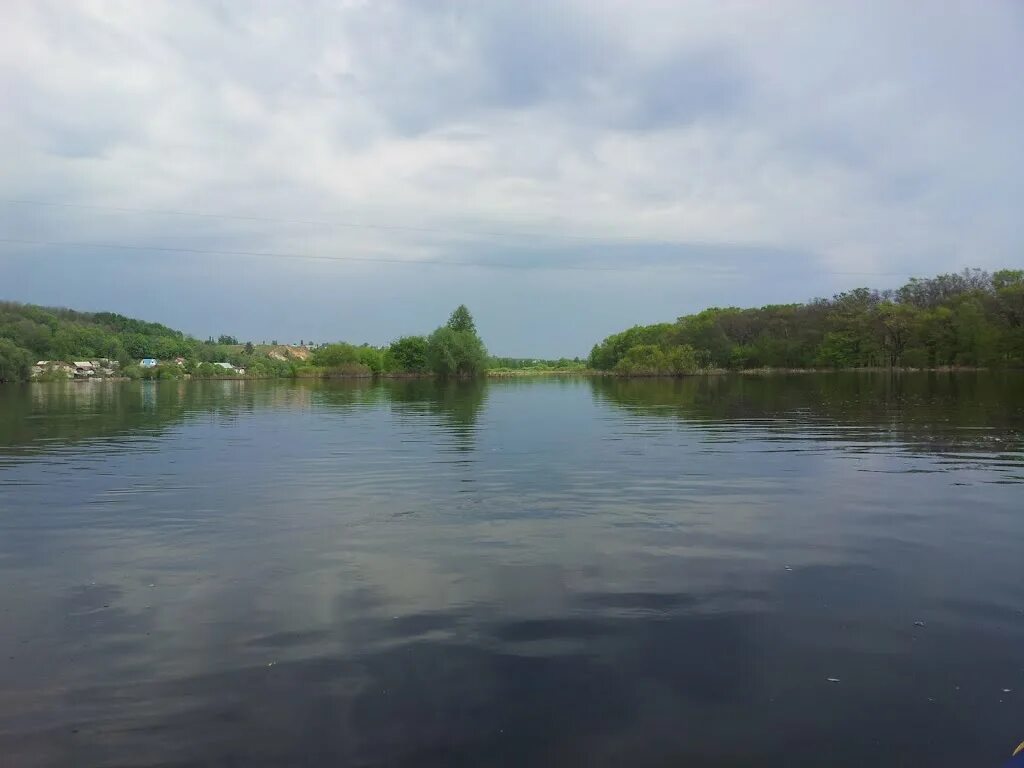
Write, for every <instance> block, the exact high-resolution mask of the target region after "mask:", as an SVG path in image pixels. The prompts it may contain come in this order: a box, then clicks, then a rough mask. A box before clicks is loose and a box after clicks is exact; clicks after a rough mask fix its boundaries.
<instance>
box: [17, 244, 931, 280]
mask: <svg viewBox="0 0 1024 768" xmlns="http://www.w3.org/2000/svg"><path fill="white" fill-rule="evenodd" d="M0 243H5V244H10V245H32V246H51V247H58V248H101V249H110V250H125V251H142V252H145V251H158V252H162V253H190V254H199V255H205V256H249V257H258V258H269V259H292V260H295V259H299V260H309V261H341V262H360V263H367V264H401V265H407V266H411V267H414V266H421V265H422V266H437V267H475V268H478V269H513V270H516V269H517V270H523V271H530V270H537V271H548V272H563V271H565V272H675V271H679V270H691V271H701V273H702V274H703V275H704V276H714V277H741V276H743V275H742V274H741V273H739V272H724V271H722V272H712V273H708V272H706V271H704V270H701V269H700V268H699V267H694V266H693V265H689V264H650V265H636V266H629V267H612V266H600V265H569V264H566V265H562V264H516V263H512V262H501V261H450V260H445V259H396V258H393V257H388V256H330V255H317V254H310V253H282V252H276V251H245V250H231V249H225V248H187V247H184V246H166V245H130V244H126V243H93V242H83V241H72V240H32V239H28V238H14V237H0ZM801 274H805V275H806V274H817V275H836V276H854V277H857V276H860V277H910V276H912V275H913V273H911V272H844V271H831V270H804V271H802V272H801Z"/></svg>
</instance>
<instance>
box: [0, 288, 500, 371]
mask: <svg viewBox="0 0 1024 768" xmlns="http://www.w3.org/2000/svg"><path fill="white" fill-rule="evenodd" d="M101 360H102V361H103V364H102V365H99V364H98V365H96V366H94V367H90V368H89V369H88V371H82V370H78V371H76V366H75V365H74V363H75V361H101ZM41 362H42V363H45V364H44V365H37V364H38V363H41ZM488 363H489V358H488V355H487V350H486V348H485V347H484V344H483V341H482V340H481V339H480V336H479V334H478V333H477V331H476V325H475V323H474V321H473V316H472V315H471V314H470V312H469V310H468V309H467V308H466V307H465V306H460V307H458V308H457V309H456V310H455V311H454V312H453V313H452V315H451V317H450V318H449V319H448V322H447V323H446V324H445V325H442V326H441V327H439V328H437V329H436V330H435V331H434V332H433V333H432V334H430V335H429V336H405V337H402V338H399V339H396V340H395V341H393V342H392V343H391V344H389V345H387V346H384V347H376V346H372V345H369V344H361V345H356V344H350V343H347V342H338V343H332V344H322V345H319V346H313V345H310V344H305V343H304V342H300V343H299V344H298V345H280V344H278V343H277V342H276V341H275V342H273V343H272V344H254V343H253V342H246V343H240V342H239V340H238V339H237V338H235V337H234V336H229V335H221V336H219V337H218V338H217V339H216V340H214V338H213V337H210V338H208V339H207V340H205V341H201V340H199V339H196V338H194V337H191V336H188V335H186V334H184V333H182V332H181V331H177V330H174V329H173V328H169V327H167V326H165V325H161V324H160V323H149V322H145V321H142V320H136V319H133V318H129V317H125V316H123V315H118V314H114V313H110V312H77V311H74V310H70V309H57V308H50V307H38V306H34V305H30V304H17V303H14V302H0V381H24V380H28V379H29V378H34V379H36V380H43V381H46V380H63V379H67V378H70V377H78V376H86V375H87V376H88V377H89V378H102V377H103V376H116V377H119V378H130V379H180V378H185V377H188V378H201V379H215V378H284V377H297V378H321V377H347V376H355V377H363V376H379V375H393V376H425V375H436V376H438V377H441V378H473V377H476V376H480V375H482V374H483V373H484V372H485V371H486V370H487V367H488Z"/></svg>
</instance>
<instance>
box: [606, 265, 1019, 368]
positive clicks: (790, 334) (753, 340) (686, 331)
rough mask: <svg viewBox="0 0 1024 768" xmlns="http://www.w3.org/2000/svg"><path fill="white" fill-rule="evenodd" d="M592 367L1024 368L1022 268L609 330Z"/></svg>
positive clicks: (962, 274) (716, 311)
mask: <svg viewBox="0 0 1024 768" xmlns="http://www.w3.org/2000/svg"><path fill="white" fill-rule="evenodd" d="M589 364H590V366H591V367H592V368H595V369H597V370H602V371H613V372H617V373H621V374H626V375H675V374H683V373H691V372H694V371H697V370H699V369H702V368H723V369H750V368H763V367H772V368H863V367H892V368H899V367H904V368H935V367H946V366H967V367H973V366H977V367H1019V366H1024V270H1012V269H1004V270H999V271H997V272H994V273H991V274H990V273H988V272H986V271H984V270H980V269H965V270H964V271H963V272H960V273H953V274H945V275H939V276H937V277H934V278H926V279H917V278H914V279H911V280H910V281H909V282H908V283H907V284H905V285H903V286H902V287H900V288H898V289H896V290H884V291H879V290H872V289H869V288H855V289H853V290H851V291H846V292H844V293H839V294H836V295H835V296H833V297H832V298H830V299H814V300H812V301H810V302H807V303H805V304H781V305H769V306H765V307H759V308H751V309H740V308H737V307H726V308H718V307H715V308H711V309H706V310H704V311H702V312H698V313H697V314H693V315H685V316H683V317H680V318H678V319H677V320H676V321H675V322H672V323H657V324H655V325H644V326H640V325H638V326H634V327H633V328H630V329H628V330H625V331H623V332H621V333H616V334H613V335H611V336H609V337H608V338H606V339H605V340H604V341H602V342H600V343H599V344H596V345H595V346H594V348H593V349H592V350H591V353H590V357H589Z"/></svg>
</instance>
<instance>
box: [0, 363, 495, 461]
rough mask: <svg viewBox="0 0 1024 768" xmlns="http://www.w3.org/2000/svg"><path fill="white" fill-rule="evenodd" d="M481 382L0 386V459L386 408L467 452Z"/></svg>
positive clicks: (479, 404) (480, 405)
mask: <svg viewBox="0 0 1024 768" xmlns="http://www.w3.org/2000/svg"><path fill="white" fill-rule="evenodd" d="M485 397H486V383H485V382H483V381H453V382H449V383H441V382H435V381H433V380H430V379H417V380H386V381H383V382H374V381H372V380H369V379H360V380H348V381H341V380H332V381H298V382H290V381H287V382H256V381H216V380H214V381H160V382H148V381H147V382H113V381H103V382H101V381H95V382H89V381H86V382H70V381H69V382H66V383H64V382H58V383H53V384H26V385H10V386H7V385H4V386H0V452H6V451H8V450H11V449H14V448H17V450H18V452H19V453H42V452H47V451H52V450H58V449H60V448H62V447H64V446H66V445H68V444H73V443H77V442H79V441H83V440H89V439H95V438H116V437H127V436H130V435H134V434H145V433H158V432H161V431H163V430H165V429H167V428H168V427H171V426H175V425H178V424H181V423H184V422H186V421H188V420H189V419H192V418H199V417H204V418H205V417H209V416H211V415H212V416H215V417H217V418H218V419H221V420H224V421H231V420H233V419H237V418H239V417H242V416H244V415H247V414H251V413H254V412H257V411H259V410H261V409H266V408H284V409H292V410H308V409H318V408H322V409H326V410H348V409H351V410H359V409H365V408H373V407H384V406H386V405H388V404H391V405H392V407H393V409H394V410H395V411H397V412H399V413H404V414H415V413H420V414H424V415H428V416H433V417H437V419H438V420H439V422H440V425H441V426H442V427H443V428H444V429H445V431H446V432H448V433H449V434H450V435H452V436H453V437H454V438H455V442H456V446H457V447H458V448H459V449H460V450H469V449H471V448H472V447H473V440H474V436H475V432H476V424H477V419H478V417H479V414H480V411H481V410H482V408H483V405H484V400H485Z"/></svg>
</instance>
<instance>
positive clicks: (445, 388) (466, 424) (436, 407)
mask: <svg viewBox="0 0 1024 768" xmlns="http://www.w3.org/2000/svg"><path fill="white" fill-rule="evenodd" d="M381 387H382V389H383V390H384V391H386V392H387V396H388V398H389V400H390V401H391V406H392V410H394V411H395V412H397V413H399V414H415V413H426V414H430V415H432V416H437V417H439V418H440V420H441V426H442V427H444V429H445V431H446V432H448V433H449V434H450V435H452V437H454V438H455V444H456V447H457V448H458V449H459V450H467V451H468V450H471V449H472V448H473V447H474V440H475V437H476V428H477V421H478V420H479V417H480V412H481V411H482V410H483V407H484V403H485V401H486V399H487V381H486V380H485V379H470V380H462V381H460V380H456V381H447V382H444V381H435V380H433V379H388V380H385V381H384V382H383V384H382V385H381Z"/></svg>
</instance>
